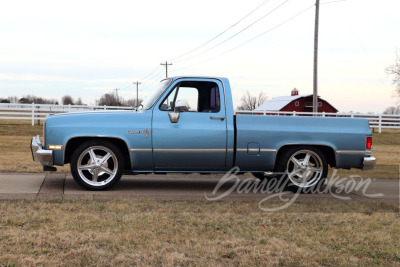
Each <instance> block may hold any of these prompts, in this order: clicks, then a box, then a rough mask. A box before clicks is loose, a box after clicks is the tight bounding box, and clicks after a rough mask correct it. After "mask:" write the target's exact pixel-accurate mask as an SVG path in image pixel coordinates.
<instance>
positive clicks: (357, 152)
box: [336, 150, 372, 155]
mask: <svg viewBox="0 0 400 267" xmlns="http://www.w3.org/2000/svg"><path fill="white" fill-rule="evenodd" d="M336 153H337V154H344V155H349V154H356V155H370V154H371V153H372V151H368V150H338V151H336Z"/></svg>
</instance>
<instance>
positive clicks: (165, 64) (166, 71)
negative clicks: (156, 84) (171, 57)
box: [160, 61, 172, 78]
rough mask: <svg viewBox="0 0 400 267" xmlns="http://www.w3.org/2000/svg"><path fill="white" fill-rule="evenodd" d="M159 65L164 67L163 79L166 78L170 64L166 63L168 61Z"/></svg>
mask: <svg viewBox="0 0 400 267" xmlns="http://www.w3.org/2000/svg"><path fill="white" fill-rule="evenodd" d="M160 65H162V66H165V78H168V66H171V65H172V63H168V61H165V63H161V64H160Z"/></svg>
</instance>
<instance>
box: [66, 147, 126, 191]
mask: <svg viewBox="0 0 400 267" xmlns="http://www.w3.org/2000/svg"><path fill="white" fill-rule="evenodd" d="M123 170H124V158H123V156H122V153H121V151H120V150H119V149H118V147H116V146H115V145H114V144H112V143H110V142H108V141H99V140H95V141H87V142H85V143H83V144H81V145H80V146H79V147H78V148H77V149H76V150H75V151H74V153H73V154H72V158H71V173H72V176H73V177H74V180H75V181H76V182H77V183H78V184H79V185H81V186H83V187H85V188H87V189H90V190H105V189H109V188H111V187H112V186H113V185H115V184H116V183H117V182H118V181H119V180H120V179H121V176H122V172H123Z"/></svg>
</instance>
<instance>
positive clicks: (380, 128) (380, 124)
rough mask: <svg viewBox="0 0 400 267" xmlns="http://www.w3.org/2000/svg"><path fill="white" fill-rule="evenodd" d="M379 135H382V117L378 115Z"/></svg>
mask: <svg viewBox="0 0 400 267" xmlns="http://www.w3.org/2000/svg"><path fill="white" fill-rule="evenodd" d="M379 133H382V115H379Z"/></svg>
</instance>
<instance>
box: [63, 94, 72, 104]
mask: <svg viewBox="0 0 400 267" xmlns="http://www.w3.org/2000/svg"><path fill="white" fill-rule="evenodd" d="M61 103H62V104H63V105H73V104H74V99H73V98H72V96H70V95H65V96H63V97H62V98H61Z"/></svg>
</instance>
